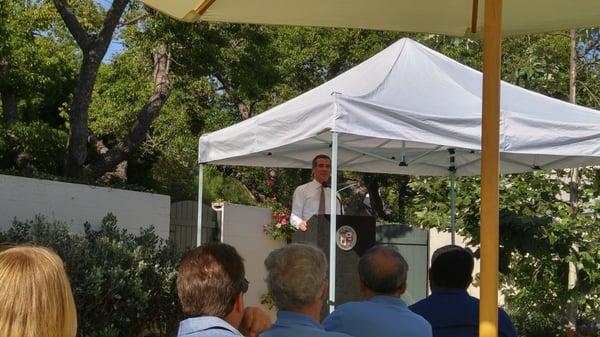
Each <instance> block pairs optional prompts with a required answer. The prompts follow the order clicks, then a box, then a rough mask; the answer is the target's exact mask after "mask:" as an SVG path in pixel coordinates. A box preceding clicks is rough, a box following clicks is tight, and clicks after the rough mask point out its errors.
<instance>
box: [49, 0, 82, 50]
mask: <svg viewBox="0 0 600 337" xmlns="http://www.w3.org/2000/svg"><path fill="white" fill-rule="evenodd" d="M52 2H53V3H54V7H56V10H58V13H59V14H60V16H61V17H62V19H63V21H64V22H65V25H67V29H69V32H71V34H72V35H73V38H75V42H77V44H78V45H79V47H80V48H81V49H82V50H87V49H88V48H89V47H90V44H91V43H92V39H91V38H90V36H89V35H88V33H87V32H86V31H85V29H83V26H81V23H80V22H79V20H78V19H77V16H75V13H73V10H72V9H71V6H69V4H68V3H67V2H66V0H52Z"/></svg>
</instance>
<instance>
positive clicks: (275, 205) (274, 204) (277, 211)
mask: <svg viewBox="0 0 600 337" xmlns="http://www.w3.org/2000/svg"><path fill="white" fill-rule="evenodd" d="M266 206H267V207H270V208H271V222H270V223H268V224H264V225H263V231H264V232H265V234H267V235H268V236H270V237H272V238H273V239H275V240H281V241H284V242H287V241H289V240H290V239H291V238H292V235H293V234H294V232H295V231H296V227H294V226H293V225H292V224H291V223H290V216H289V210H288V209H287V208H286V207H284V206H283V205H281V203H279V202H278V201H277V199H275V198H273V199H271V201H270V202H269V203H267V205H266Z"/></svg>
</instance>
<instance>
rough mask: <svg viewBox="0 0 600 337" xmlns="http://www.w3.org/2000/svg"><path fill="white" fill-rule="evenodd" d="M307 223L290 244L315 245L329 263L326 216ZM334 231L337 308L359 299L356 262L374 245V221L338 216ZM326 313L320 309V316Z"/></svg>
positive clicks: (327, 222) (364, 217)
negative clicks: (306, 228) (304, 243)
mask: <svg viewBox="0 0 600 337" xmlns="http://www.w3.org/2000/svg"><path fill="white" fill-rule="evenodd" d="M307 224H308V230H307V231H306V232H302V231H296V233H295V235H294V237H293V239H292V242H306V243H310V244H313V245H316V246H317V247H319V248H321V249H322V250H323V251H324V252H325V254H326V255H327V261H329V215H318V216H313V217H312V218H310V219H309V220H308V221H307ZM336 229H337V231H336V232H338V233H340V235H338V237H337V238H336V243H337V244H336V283H337V284H336V294H335V295H336V296H335V298H336V303H335V304H336V305H340V304H343V303H345V302H348V301H358V300H361V294H360V289H359V280H358V261H359V260H360V257H361V256H362V254H364V252H366V251H367V250H368V249H369V248H371V247H372V246H373V245H375V218H373V217H368V216H347V215H338V216H337V223H336ZM340 229H341V230H340ZM340 247H343V248H344V249H342V248H340ZM329 279H331V278H329ZM326 312H327V310H323V313H326Z"/></svg>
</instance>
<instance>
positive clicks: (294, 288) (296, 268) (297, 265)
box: [265, 243, 327, 310]
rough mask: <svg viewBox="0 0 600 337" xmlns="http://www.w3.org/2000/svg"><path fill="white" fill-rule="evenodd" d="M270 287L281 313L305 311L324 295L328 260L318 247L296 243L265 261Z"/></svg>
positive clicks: (276, 252)
mask: <svg viewBox="0 0 600 337" xmlns="http://www.w3.org/2000/svg"><path fill="white" fill-rule="evenodd" d="M265 268H266V269H267V279H266V281H267V286H268V288H269V292H270V293H271V296H273V302H275V305H276V306H277V308H278V309H279V310H289V309H294V308H303V307H306V306H308V305H311V304H313V303H314V302H315V301H316V300H317V299H318V298H319V296H320V295H321V293H322V291H323V286H324V282H323V281H325V279H326V277H327V259H326V258H325V254H324V253H323V251H322V250H321V249H319V248H317V247H315V246H312V245H309V244H303V243H292V244H289V245H286V246H284V247H281V248H279V249H276V250H274V251H272V252H271V253H270V254H269V256H267V259H266V260H265Z"/></svg>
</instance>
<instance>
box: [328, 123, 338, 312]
mask: <svg viewBox="0 0 600 337" xmlns="http://www.w3.org/2000/svg"><path fill="white" fill-rule="evenodd" d="M337 168H338V134H337V132H332V133H331V188H330V190H331V198H330V199H329V200H331V212H329V213H330V214H331V215H330V217H329V219H330V221H329V313H332V312H333V309H335V269H336V268H335V267H336V265H335V262H336V256H335V253H336V247H337V245H336V232H337V231H336V227H337V172H338V171H337Z"/></svg>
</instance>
